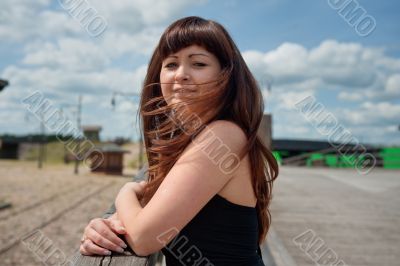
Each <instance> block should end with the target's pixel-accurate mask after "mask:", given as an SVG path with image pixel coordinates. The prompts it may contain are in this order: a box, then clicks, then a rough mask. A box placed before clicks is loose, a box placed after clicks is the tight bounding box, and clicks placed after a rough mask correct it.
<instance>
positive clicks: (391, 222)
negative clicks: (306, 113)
mask: <svg viewBox="0 0 400 266" xmlns="http://www.w3.org/2000/svg"><path fill="white" fill-rule="evenodd" d="M273 197H274V198H273V202H272V206H271V210H272V221H273V222H272V226H273V229H272V230H271V232H270V233H269V235H268V237H267V239H268V243H269V244H270V249H271V252H272V254H273V255H274V257H275V258H276V264H277V265H285V266H292V265H298V266H303V265H317V263H319V264H321V265H324V263H323V262H324V261H325V265H336V264H335V263H334V262H340V261H342V262H340V263H341V264H338V265H354V266H356V265H360V266H367V265H371V266H378V265H379V266H397V265H400V171H394V170H390V171H389V170H383V169H375V170H374V171H373V172H371V173H370V174H368V175H365V176H363V175H359V174H358V173H357V171H356V170H354V169H346V170H344V169H335V170H330V169H325V168H320V169H315V168H314V169H307V168H282V169H281V175H280V177H279V178H278V180H277V182H276V183H275V187H274V195H273ZM324 252H326V253H324ZM329 256H330V258H329ZM336 256H337V259H336ZM315 262H317V263H315Z"/></svg>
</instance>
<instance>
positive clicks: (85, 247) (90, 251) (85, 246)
mask: <svg viewBox="0 0 400 266" xmlns="http://www.w3.org/2000/svg"><path fill="white" fill-rule="evenodd" d="M79 251H80V252H81V254H82V255H85V256H91V255H103V256H109V255H111V251H109V250H107V249H105V248H102V247H99V246H97V245H96V244H94V243H93V242H92V241H91V240H90V239H86V240H85V241H84V242H83V243H82V244H81V246H80V247H79Z"/></svg>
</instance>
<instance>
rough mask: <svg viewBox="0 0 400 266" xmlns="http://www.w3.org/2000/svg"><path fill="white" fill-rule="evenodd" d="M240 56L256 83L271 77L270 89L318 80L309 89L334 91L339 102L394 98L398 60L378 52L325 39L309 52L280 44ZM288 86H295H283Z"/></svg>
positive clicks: (290, 45)
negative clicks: (331, 89)
mask: <svg viewBox="0 0 400 266" xmlns="http://www.w3.org/2000/svg"><path fill="white" fill-rule="evenodd" d="M243 56H244V58H245V59H246V62H247V63H248V64H249V65H250V67H251V69H252V70H253V72H254V73H255V75H256V76H257V77H258V79H259V80H263V79H265V76H268V75H269V76H271V77H272V79H273V81H274V88H273V90H280V89H284V88H288V87H290V88H291V89H292V88H294V87H296V86H298V84H301V83H304V81H307V80H319V82H318V83H315V85H314V86H311V87H312V89H317V88H316V87H317V86H318V87H319V88H318V89H319V90H324V89H327V88H336V90H337V91H339V92H338V97H339V99H341V100H368V99H372V98H376V97H378V98H380V99H386V98H388V97H393V95H398V94H397V93H398V92H397V91H398V89H397V87H396V86H397V85H395V84H397V82H398V81H397V78H396V77H397V75H399V74H400V59H395V58H390V57H387V56H386V55H385V54H384V51H383V50H382V49H375V48H369V47H363V46H362V45H361V44H357V43H339V42H337V41H335V40H327V41H324V42H322V43H321V44H320V45H319V46H317V47H315V48H313V49H309V50H307V49H306V48H304V47H303V46H301V45H299V44H294V43H283V44H282V45H280V46H279V47H278V48H276V49H275V50H272V51H269V52H266V53H261V52H259V51H247V52H244V53H243ZM392 76H393V77H392ZM391 77H392V78H391ZM390 78H391V80H390V81H389V79H390ZM292 83H294V84H295V86H287V84H292ZM385 86H386V89H384V88H385Z"/></svg>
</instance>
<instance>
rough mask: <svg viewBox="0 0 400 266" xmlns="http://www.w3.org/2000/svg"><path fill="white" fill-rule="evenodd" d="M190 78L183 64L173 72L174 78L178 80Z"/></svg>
mask: <svg viewBox="0 0 400 266" xmlns="http://www.w3.org/2000/svg"><path fill="white" fill-rule="evenodd" d="M189 78H190V76H189V74H188V72H187V69H186V68H185V67H184V66H180V67H178V69H177V70H176V73H175V80H176V81H178V82H181V81H188V80H189Z"/></svg>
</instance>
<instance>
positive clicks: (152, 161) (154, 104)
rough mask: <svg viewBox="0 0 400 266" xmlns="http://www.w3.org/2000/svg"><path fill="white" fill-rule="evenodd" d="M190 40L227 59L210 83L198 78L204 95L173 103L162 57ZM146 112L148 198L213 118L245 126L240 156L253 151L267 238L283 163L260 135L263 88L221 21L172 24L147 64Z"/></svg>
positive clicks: (142, 107) (255, 183) (263, 231)
mask: <svg viewBox="0 0 400 266" xmlns="http://www.w3.org/2000/svg"><path fill="white" fill-rule="evenodd" d="M190 45H199V46H201V47H203V48H204V49H206V50H207V51H208V52H210V53H212V54H214V55H215V56H216V57H217V58H218V60H219V63H220V65H221V74H220V75H219V77H218V79H217V80H214V81H210V82H209V83H207V84H195V85H196V86H197V87H198V88H200V89H199V90H200V95H196V97H190V96H187V99H186V100H185V101H183V102H184V104H183V103H181V104H168V103H167V101H166V99H165V98H164V97H163V95H162V91H161V84H160V71H161V67H162V61H163V60H164V59H165V58H166V57H168V56H169V55H171V54H173V53H176V52H178V51H179V50H181V49H183V48H186V47H188V46H190ZM207 86H208V87H207ZM210 107H212V108H210ZM189 109H190V110H191V112H188V111H187V110H189ZM193 110H194V112H193ZM140 112H141V123H142V125H141V126H142V130H143V137H144V143H145V147H146V154H147V160H148V166H149V168H148V185H147V186H146V188H145V191H144V194H143V197H142V203H143V204H146V203H148V202H149V201H150V199H151V198H152V196H153V195H154V194H155V192H156V190H157V189H158V187H159V186H160V184H161V183H162V181H163V180H164V178H165V177H166V175H167V174H168V172H169V171H170V170H171V168H172V167H173V165H174V164H175V163H176V161H177V160H178V159H179V157H180V155H181V154H182V153H183V151H184V149H185V148H186V147H187V146H188V145H189V143H190V142H191V141H192V140H193V138H194V137H195V136H196V135H197V134H198V133H200V132H201V130H203V129H204V128H205V127H206V126H207V124H209V123H211V122H213V121H216V120H228V121H231V122H233V123H235V124H237V125H238V126H239V127H240V128H241V129H242V130H243V131H244V132H245V134H246V136H247V139H248V145H246V148H245V149H244V150H243V152H242V153H241V154H240V156H239V157H240V159H243V158H244V156H245V155H246V154H248V155H249V158H250V165H251V174H252V175H251V176H252V185H253V189H254V192H255V195H256V197H257V205H256V209H257V214H258V223H259V238H258V240H259V243H260V244H261V243H262V242H263V241H264V239H265V238H266V235H267V232H268V230H269V227H270V223H271V215H270V212H269V203H270V201H271V199H272V184H273V181H274V180H275V179H276V177H277V176H278V164H277V162H276V160H275V158H274V157H273V155H272V153H271V152H270V151H269V150H268V148H267V147H266V146H265V145H264V144H263V142H262V141H261V139H260V138H259V137H258V136H257V131H258V128H259V126H260V123H261V119H262V117H263V112H264V102H263V99H262V94H261V91H260V89H259V87H258V84H257V82H256V80H255V78H254V77H253V75H252V74H251V72H250V70H249V69H248V67H247V65H246V63H245V61H244V59H243V58H242V56H241V54H240V52H239V50H238V48H237V47H236V45H235V43H234V42H233V40H232V39H231V37H230V36H229V34H228V32H227V31H226V30H225V29H224V28H223V27H222V26H221V25H220V24H219V23H217V22H214V21H211V20H205V19H203V18H200V17H186V18H182V19H180V20H178V21H176V22H174V23H173V24H171V25H170V26H169V27H168V28H167V29H166V31H165V32H164V33H163V35H162V36H161V38H160V41H159V44H158V46H157V47H156V48H155V51H154V53H153V55H152V57H151V60H150V63H149V66H148V69H147V75H146V78H145V81H144V86H143V90H142V95H141V102H140ZM193 113H194V114H195V115H193Z"/></svg>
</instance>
